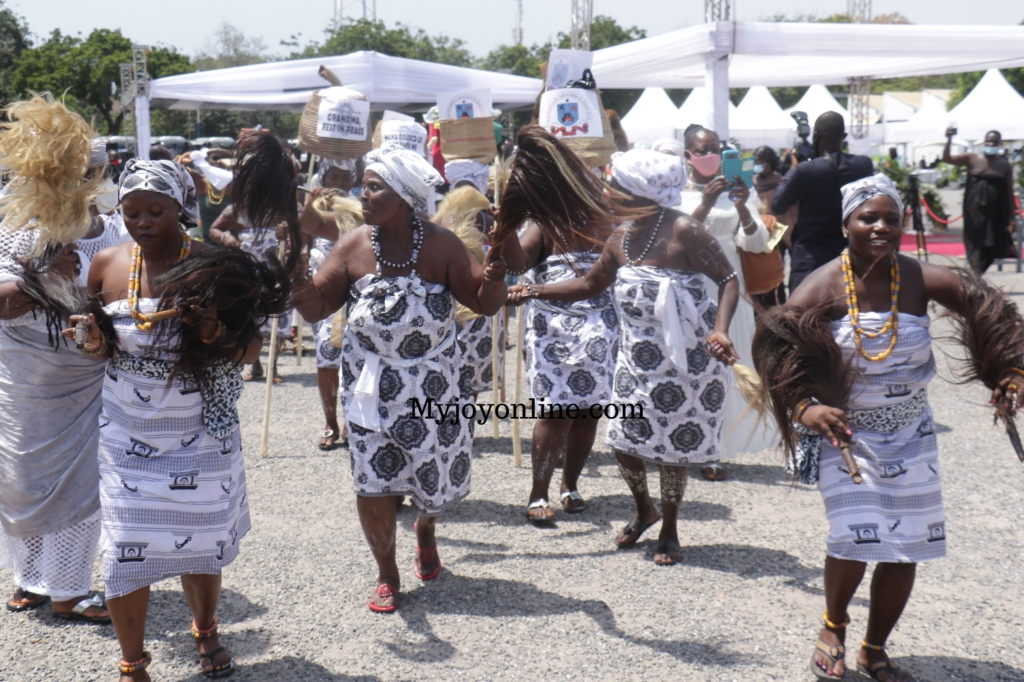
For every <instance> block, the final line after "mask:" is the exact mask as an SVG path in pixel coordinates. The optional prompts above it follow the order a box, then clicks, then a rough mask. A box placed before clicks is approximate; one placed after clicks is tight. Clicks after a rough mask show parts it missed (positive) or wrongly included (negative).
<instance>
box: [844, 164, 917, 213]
mask: <svg viewBox="0 0 1024 682" xmlns="http://www.w3.org/2000/svg"><path fill="white" fill-rule="evenodd" d="M883 194H884V195H885V196H887V197H889V198H890V199H892V200H893V201H894V202H896V208H897V210H899V212H900V215H903V199H901V198H900V193H899V190H897V189H896V186H895V185H894V184H892V180H890V179H889V176H887V175H882V174H881V173H878V174H877V175H872V176H871V177H869V178H863V179H861V180H857V181H856V182H851V183H850V184H848V185H843V220H844V221H845V220H846V219H847V218H849V217H850V214H851V213H853V211H854V209H856V208H857V207H858V206H860V205H861V204H863V203H864V202H865V201H867V200H868V199H871V198H873V197H877V196H881V195H883Z"/></svg>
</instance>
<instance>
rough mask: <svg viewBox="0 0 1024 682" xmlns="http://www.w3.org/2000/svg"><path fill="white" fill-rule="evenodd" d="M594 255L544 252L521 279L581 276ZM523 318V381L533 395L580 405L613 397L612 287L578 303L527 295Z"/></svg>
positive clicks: (615, 333)
mask: <svg viewBox="0 0 1024 682" xmlns="http://www.w3.org/2000/svg"><path fill="white" fill-rule="evenodd" d="M598 255H599V254H596V253H571V254H565V255H561V256H556V255H551V256H548V258H547V259H546V260H544V261H543V262H542V263H540V264H538V265H537V266H536V267H534V268H533V269H531V270H530V271H528V272H527V273H526V275H525V276H524V278H523V280H524V283H528V284H547V283H552V282H562V281H564V280H567V279H573V278H574V277H582V276H583V275H586V274H587V272H588V271H589V270H590V268H591V266H592V265H593V264H594V263H595V262H597V258H598ZM567 261H568V262H567ZM569 263H572V264H574V265H575V269H573V267H572V266H571V265H570V264H569ZM523 319H525V320H526V327H525V329H524V330H523V350H524V352H525V353H526V357H525V360H526V379H527V381H528V382H529V386H530V395H531V396H532V397H533V398H535V399H536V400H537V401H541V400H543V401H546V402H547V403H548V404H552V405H578V406H579V407H580V408H585V407H588V406H590V405H594V404H597V403H606V402H608V401H609V400H610V399H611V393H612V370H613V368H614V366H615V345H616V343H617V341H618V338H619V320H618V316H617V315H616V314H615V307H614V306H613V305H612V295H611V292H610V291H605V292H603V293H601V294H600V295H599V296H596V297H595V298H592V299H590V300H589V301H578V302H576V303H558V302H555V301H539V300H537V299H530V300H529V301H527V304H526V310H525V313H524V317H523Z"/></svg>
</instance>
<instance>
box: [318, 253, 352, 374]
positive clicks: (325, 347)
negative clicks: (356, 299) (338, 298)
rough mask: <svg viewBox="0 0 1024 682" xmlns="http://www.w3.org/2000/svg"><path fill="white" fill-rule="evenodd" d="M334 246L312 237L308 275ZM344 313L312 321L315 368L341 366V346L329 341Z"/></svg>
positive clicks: (336, 367)
mask: <svg viewBox="0 0 1024 682" xmlns="http://www.w3.org/2000/svg"><path fill="white" fill-rule="evenodd" d="M332 248H334V242H332V241H328V240H326V239H323V238H322V237H314V238H313V243H312V245H311V246H310V249H309V275H310V277H312V276H313V275H315V274H316V273H317V270H319V269H320V267H321V266H322V265H323V264H324V261H326V260H327V254H329V253H330V252H331V249H332ZM344 317H345V316H344V314H342V315H341V316H340V319H339V316H338V315H337V313H334V314H331V315H328V316H327V317H326V318H324V319H322V320H320V321H319V322H314V323H313V342H314V343H315V344H316V368H317V369H338V368H339V367H341V346H335V345H334V344H332V343H331V336H332V335H333V333H334V325H335V324H338V323H340V322H341V321H342V320H344Z"/></svg>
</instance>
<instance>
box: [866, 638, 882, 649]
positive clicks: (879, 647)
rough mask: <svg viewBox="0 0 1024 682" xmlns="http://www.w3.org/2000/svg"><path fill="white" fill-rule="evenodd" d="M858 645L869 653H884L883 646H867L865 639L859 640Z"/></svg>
mask: <svg viewBox="0 0 1024 682" xmlns="http://www.w3.org/2000/svg"><path fill="white" fill-rule="evenodd" d="M860 645H861V646H862V647H864V648H865V649H870V650H871V651H885V647H884V646H878V645H877V644H868V640H866V639H862V640H860Z"/></svg>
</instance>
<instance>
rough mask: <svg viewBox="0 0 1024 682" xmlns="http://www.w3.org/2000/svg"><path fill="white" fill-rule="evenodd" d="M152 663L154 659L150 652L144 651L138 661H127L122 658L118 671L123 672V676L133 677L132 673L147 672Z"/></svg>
mask: <svg viewBox="0 0 1024 682" xmlns="http://www.w3.org/2000/svg"><path fill="white" fill-rule="evenodd" d="M152 662H153V657H152V656H151V655H150V653H149V652H148V651H143V652H142V658H140V659H139V660H137V661H126V660H124V659H123V658H122V659H121V660H120V661H118V663H117V669H118V670H120V671H121V674H122V675H131V674H132V673H137V672H139V671H140V670H145V669H146V668H148V667H149V664H150V663H152Z"/></svg>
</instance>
